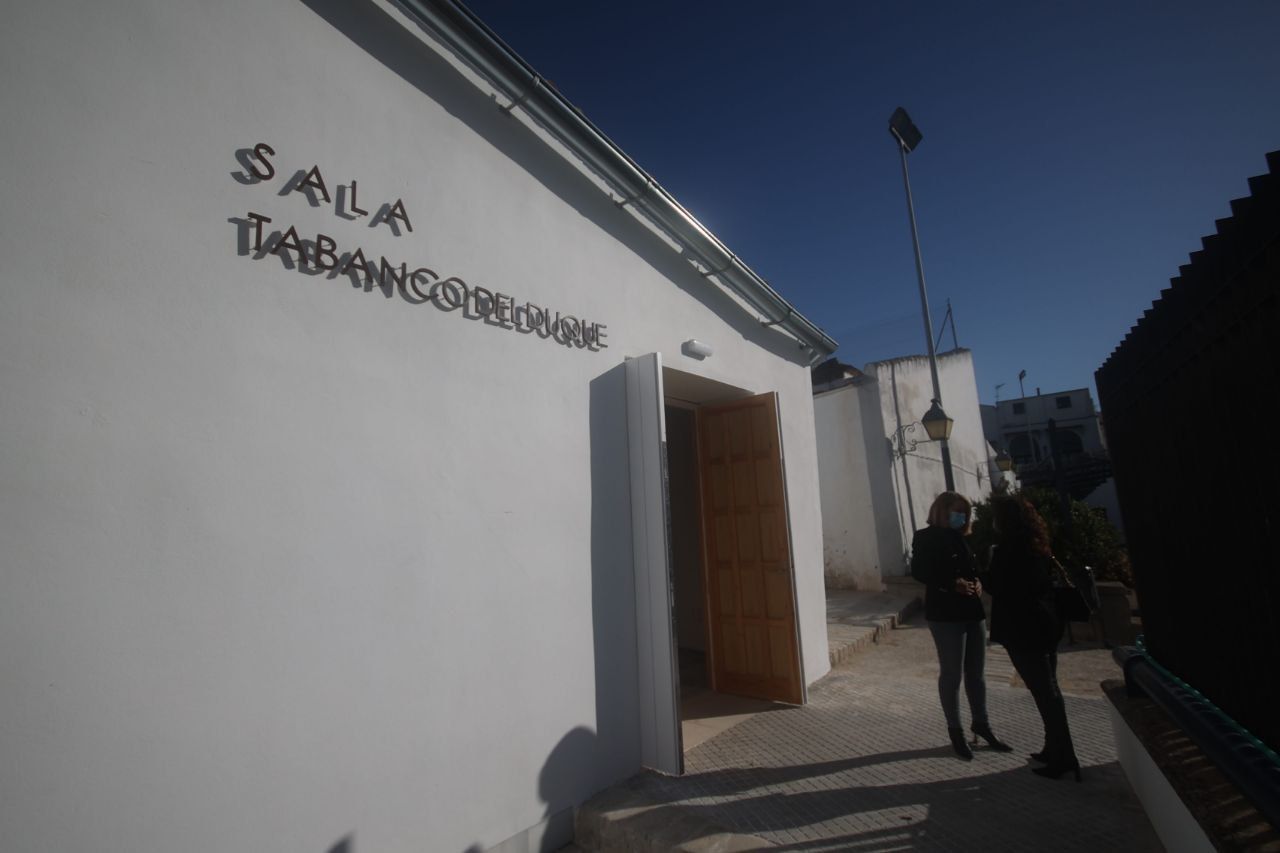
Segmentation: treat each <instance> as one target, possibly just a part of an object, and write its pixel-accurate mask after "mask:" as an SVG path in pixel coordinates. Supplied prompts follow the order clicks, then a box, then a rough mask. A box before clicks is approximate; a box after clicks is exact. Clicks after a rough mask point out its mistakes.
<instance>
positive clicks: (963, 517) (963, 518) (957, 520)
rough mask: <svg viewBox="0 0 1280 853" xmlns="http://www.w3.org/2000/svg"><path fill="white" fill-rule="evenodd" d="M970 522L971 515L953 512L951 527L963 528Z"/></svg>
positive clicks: (955, 528)
mask: <svg viewBox="0 0 1280 853" xmlns="http://www.w3.org/2000/svg"><path fill="white" fill-rule="evenodd" d="M968 523H969V516H968V515H967V514H966V513H963V512H953V513H951V528H952V529H953V530H963V529H964V526H965V525H966V524H968Z"/></svg>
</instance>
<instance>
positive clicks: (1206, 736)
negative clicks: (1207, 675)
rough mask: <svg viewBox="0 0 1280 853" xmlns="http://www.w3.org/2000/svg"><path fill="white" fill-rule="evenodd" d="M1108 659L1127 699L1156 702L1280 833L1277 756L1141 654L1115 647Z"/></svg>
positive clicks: (1279, 769)
mask: <svg viewBox="0 0 1280 853" xmlns="http://www.w3.org/2000/svg"><path fill="white" fill-rule="evenodd" d="M1111 656H1112V657H1113V658H1114V659H1115V661H1116V663H1118V664H1120V666H1121V668H1123V670H1124V681H1125V687H1126V688H1127V691H1128V693H1129V695H1130V696H1137V695H1144V694H1145V695H1146V696H1147V697H1148V698H1149V699H1151V701H1152V702H1155V703H1156V705H1158V706H1159V707H1160V709H1161V710H1163V711H1164V712H1165V713H1166V714H1168V715H1169V717H1170V718H1171V719H1172V720H1173V721H1174V722H1175V723H1176V724H1177V725H1178V726H1179V728H1181V729H1182V730H1183V731H1184V732H1186V733H1187V736H1188V737H1190V738H1191V739H1192V740H1193V741H1195V742H1196V745H1197V746H1199V747H1200V748H1201V749H1202V750H1204V752H1205V755H1207V756H1208V757H1209V760H1210V761H1212V762H1213V763H1214V764H1215V765H1216V766H1217V767H1218V769H1219V770H1221V771H1222V773H1223V775H1224V776H1226V777H1227V778H1228V779H1230V780H1231V781H1232V783H1233V784H1235V786H1236V787H1237V788H1239V789H1240V793H1242V794H1244V796H1245V797H1246V798H1248V800H1249V801H1250V802H1251V803H1253V805H1254V806H1256V807H1257V809H1258V811H1260V812H1262V814H1263V816H1265V817H1266V819H1267V820H1269V821H1270V822H1271V825H1272V826H1274V827H1277V828H1280V757H1278V756H1277V755H1276V753H1275V752H1273V751H1272V750H1271V749H1270V748H1269V747H1267V746H1266V745H1265V744H1263V743H1262V742H1261V741H1260V740H1258V739H1257V738H1256V737H1254V736H1253V735H1251V734H1249V732H1247V731H1246V730H1245V729H1243V728H1242V727H1241V726H1240V725H1239V724H1238V723H1236V722H1235V720H1233V719H1231V718H1230V717H1228V716H1227V715H1226V714H1224V713H1223V712H1222V711H1221V710H1220V709H1219V708H1218V707H1217V706H1216V705H1214V704H1213V703H1211V702H1209V701H1208V700H1207V699H1205V698H1204V697H1203V696H1201V695H1200V694H1199V693H1198V692H1197V691H1194V690H1192V689H1190V688H1189V687H1188V686H1187V685H1185V684H1183V683H1181V681H1180V680H1179V679H1176V678H1174V677H1172V675H1171V674H1170V673H1168V672H1167V671H1166V670H1165V669H1164V667H1162V666H1160V665H1159V664H1158V663H1156V662H1155V661H1154V660H1152V659H1151V658H1150V657H1149V656H1148V655H1147V653H1146V652H1145V651H1143V650H1142V649H1140V648H1135V647H1133V646H1117V647H1116V648H1115V649H1113V650H1112V652H1111Z"/></svg>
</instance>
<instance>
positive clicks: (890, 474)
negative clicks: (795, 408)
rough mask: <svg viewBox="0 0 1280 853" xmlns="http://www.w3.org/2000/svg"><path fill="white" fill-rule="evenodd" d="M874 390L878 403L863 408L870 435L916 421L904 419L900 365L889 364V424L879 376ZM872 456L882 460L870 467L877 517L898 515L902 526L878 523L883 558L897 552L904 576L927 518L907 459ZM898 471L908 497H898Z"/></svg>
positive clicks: (895, 571) (897, 569)
mask: <svg viewBox="0 0 1280 853" xmlns="http://www.w3.org/2000/svg"><path fill="white" fill-rule="evenodd" d="M874 391H875V402H874V405H869V406H864V407H863V412H864V415H865V416H866V417H868V418H869V419H870V421H872V422H870V423H865V424H864V425H863V427H864V429H865V430H866V435H868V436H877V437H878V436H882V435H893V434H895V433H896V432H897V431H898V430H899V429H902V427H904V426H905V425H906V424H908V423H912V422H913V421H914V420H915V419H914V418H913V419H912V420H911V421H906V422H905V423H904V422H903V414H902V401H901V400H900V399H899V395H898V371H897V365H894V364H890V365H889V392H890V394H891V395H892V399H893V423H888V424H886V423H885V422H884V409H883V406H882V405H881V398H880V395H881V390H880V382H879V380H878V379H877V381H876V383H875V386H874ZM890 447H892V442H890ZM868 450H870V448H868ZM871 458H872V459H878V460H879V461H875V462H873V463H872V465H871V466H870V467H871V494H872V502H873V504H874V507H875V517H876V518H877V519H878V520H879V519H888V518H894V519H897V522H898V527H897V530H896V531H895V533H896V535H895V533H890V532H889V531H887V530H881V529H880V524H879V523H877V529H876V538H877V540H878V541H879V543H880V559H881V561H884V560H885V559H886V558H887V555H893V557H894V558H895V559H897V560H898V561H899V565H895V566H894V567H893V574H894V575H900V574H903V573H904V572H905V567H906V564H907V551H908V543H910V542H911V539H912V537H913V536H915V532H916V530H918V529H919V528H920V527H923V526H924V525H923V524H922V523H921V522H923V519H917V518H916V510H915V500H914V498H913V496H912V490H911V476H910V473H909V470H908V466H907V465H906V460H905V459H903V460H901V463H902V464H897V462H895V461H894V458H893V456H892V451H891V452H890V456H889V457H888V458H887V459H886V458H885V455H884V454H880V455H879V456H876V455H875V454H871ZM897 472H901V475H902V488H903V495H904V498H905V499H899V498H898V490H897V489H896V488H895V487H894V481H895V476H896V473H897ZM930 500H932V498H930ZM904 504H905V506H904ZM880 574H881V575H882V576H883V575H885V574H886V572H885V566H884V563H883V562H882V563H881V567H880Z"/></svg>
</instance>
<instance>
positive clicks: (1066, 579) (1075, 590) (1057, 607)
mask: <svg viewBox="0 0 1280 853" xmlns="http://www.w3.org/2000/svg"><path fill="white" fill-rule="evenodd" d="M1049 559H1051V560H1052V561H1053V567H1054V579H1053V611H1054V613H1055V615H1057V617H1058V619H1059V620H1061V621H1063V622H1088V621H1089V620H1090V619H1092V618H1093V611H1094V608H1093V607H1090V606H1089V599H1088V598H1087V597H1086V596H1085V593H1084V592H1082V591H1081V589H1080V587H1079V586H1077V585H1076V584H1075V583H1073V582H1072V579H1071V577H1070V576H1068V574H1067V570H1066V569H1064V568H1063V567H1062V564H1061V563H1059V562H1058V560H1057V558H1055V557H1050V558H1049ZM1084 571H1085V572H1086V573H1087V575H1088V578H1089V581H1090V582H1092V580H1093V572H1092V571H1091V570H1090V569H1089V567H1088V566H1085V567H1084ZM1094 595H1095V597H1096V595H1097V593H1096V592H1095V593H1094Z"/></svg>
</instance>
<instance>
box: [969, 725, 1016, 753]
mask: <svg viewBox="0 0 1280 853" xmlns="http://www.w3.org/2000/svg"><path fill="white" fill-rule="evenodd" d="M972 728H973V735H974V737H973V742H974V743H977V742H978V738H982V739H983V740H985V741H986V742H987V746H989V747H991V748H992V749H994V750H995V751H996V752H1013V747H1011V746H1009V744H1007V743H1005V742H1004V741H1002V740H1000V738H998V737H996V734H995V732H993V731H991V724H990V723H983V724H982V725H978V724H976V723H975V724H974V725H973V726H972Z"/></svg>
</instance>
